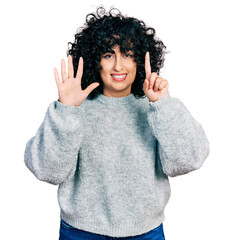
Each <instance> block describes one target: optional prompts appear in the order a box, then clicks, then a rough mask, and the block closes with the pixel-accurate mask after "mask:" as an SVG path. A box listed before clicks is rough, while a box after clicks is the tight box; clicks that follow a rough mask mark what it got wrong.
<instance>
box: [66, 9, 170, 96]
mask: <svg viewBox="0 0 233 240" xmlns="http://www.w3.org/2000/svg"><path fill="white" fill-rule="evenodd" d="M115 11H117V12H118V13H115ZM116 45H119V46H120V51H121V52H122V53H126V52H127V51H129V50H131V51H133V53H134V61H135V62H136V63H137V73H136V77H135V80H134V82H133V84H132V87H131V93H133V94H134V96H135V97H136V98H144V97H145V93H144V91H143V82H144V80H145V54H146V52H147V51H149V52H150V63H151V71H153V72H156V73H157V74H159V71H160V69H161V68H162V67H163V65H164V55H165V54H166V53H167V51H166V46H165V45H164V44H163V42H162V41H161V40H160V39H159V38H158V37H156V36H155V29H154V28H151V27H147V26H146V24H145V23H144V22H143V21H140V20H138V19H136V18H133V17H127V16H123V15H122V14H121V12H120V11H119V10H118V9H117V8H114V7H111V9H110V11H109V12H108V13H107V12H106V10H105V9H104V7H103V6H101V7H98V8H97V10H96V14H94V13H89V14H88V15H87V16H86V23H85V24H84V26H82V27H80V28H78V30H77V32H76V34H75V40H74V42H73V43H71V42H69V43H68V51H67V55H72V58H73V66H74V76H76V73H77V68H78V62H79V58H80V56H82V57H83V60H84V69H83V77H82V81H81V87H82V89H85V88H86V87H88V86H89V85H90V84H91V83H93V82H99V83H100V85H99V86H98V87H97V88H95V89H94V90H93V91H92V92H91V93H90V94H89V95H88V97H87V98H88V99H94V98H96V97H97V96H98V95H99V94H101V93H103V81H102V80H101V77H100V70H101V66H100V59H101V56H102V55H103V54H104V53H106V52H109V51H110V50H111V49H112V48H113V47H115V46H116Z"/></svg>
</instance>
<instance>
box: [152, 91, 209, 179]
mask: <svg viewBox="0 0 233 240" xmlns="http://www.w3.org/2000/svg"><path fill="white" fill-rule="evenodd" d="M149 105H150V109H149V111H148V115H147V117H148V123H149V125H150V127H151V129H152V131H153V134H154V136H155V138H156V140H157V142H158V151H159V154H158V155H159V157H160V161H161V164H162V168H163V171H164V173H165V174H166V175H168V176H170V177H175V176H178V175H183V174H186V173H188V172H191V171H193V170H196V169H198V168H200V167H201V166H202V164H203V162H204V160H205V159H206V158H207V156H208V155H209V141H208V139H207V137H206V135H205V132H204V130H203V128H202V126H201V125H200V124H199V123H198V122H197V121H196V120H195V119H194V118H193V117H192V116H191V114H190V113H189V111H188V110H187V108H186V107H185V106H184V104H183V103H182V102H181V101H180V100H179V99H177V98H173V97H171V96H170V94H169V92H168V93H167V94H166V95H165V96H164V97H163V98H161V99H159V100H158V101H155V102H151V101H149Z"/></svg>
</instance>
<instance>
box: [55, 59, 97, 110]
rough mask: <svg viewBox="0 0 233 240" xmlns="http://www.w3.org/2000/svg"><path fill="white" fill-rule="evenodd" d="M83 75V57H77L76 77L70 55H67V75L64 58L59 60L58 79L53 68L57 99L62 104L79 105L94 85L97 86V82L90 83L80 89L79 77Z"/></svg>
mask: <svg viewBox="0 0 233 240" xmlns="http://www.w3.org/2000/svg"><path fill="white" fill-rule="evenodd" d="M82 75H83V58H82V57H80V58H79V64H78V70H77V74H76V77H74V68H73V62H72V56H71V55H69V56H68V75H67V73H66V63H65V60H64V59H62V60H61V77H62V81H61V80H60V77H59V74H58V70H57V68H54V77H55V81H56V84H57V88H58V95H59V101H60V102H61V103H63V104H66V105H70V106H76V107H77V106H80V105H81V104H82V103H83V102H84V100H85V99H86V98H87V96H88V95H89V94H90V92H91V91H93V90H94V89H95V88H96V87H98V86H99V83H98V82H94V83H92V84H90V85H89V86H88V87H87V88H86V89H85V90H82V87H81V79H82Z"/></svg>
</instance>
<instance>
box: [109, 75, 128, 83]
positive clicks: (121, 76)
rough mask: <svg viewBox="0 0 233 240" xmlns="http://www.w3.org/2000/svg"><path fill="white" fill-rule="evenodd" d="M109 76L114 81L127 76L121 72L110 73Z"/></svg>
mask: <svg viewBox="0 0 233 240" xmlns="http://www.w3.org/2000/svg"><path fill="white" fill-rule="evenodd" d="M111 77H112V79H113V80H115V81H118V82H119V81H124V80H125V79H126V77H127V73H122V74H111Z"/></svg>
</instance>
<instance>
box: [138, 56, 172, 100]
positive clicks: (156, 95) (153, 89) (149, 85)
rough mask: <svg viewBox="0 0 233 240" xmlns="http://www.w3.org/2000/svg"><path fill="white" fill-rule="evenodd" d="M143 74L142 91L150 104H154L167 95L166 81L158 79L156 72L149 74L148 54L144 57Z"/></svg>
mask: <svg viewBox="0 0 233 240" xmlns="http://www.w3.org/2000/svg"><path fill="white" fill-rule="evenodd" d="M145 72H146V79H145V81H144V83H143V91H144V93H145V95H146V96H147V97H148V98H149V100H150V101H151V102H155V101H157V100H159V99H160V98H162V97H164V96H165V95H166V94H167V93H168V81H167V80H165V79H163V78H161V77H159V76H158V75H157V73H156V72H152V73H151V66H150V55H149V52H147V53H146V56H145Z"/></svg>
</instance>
